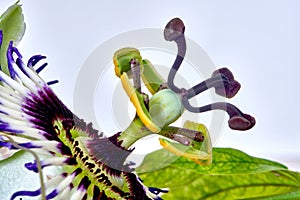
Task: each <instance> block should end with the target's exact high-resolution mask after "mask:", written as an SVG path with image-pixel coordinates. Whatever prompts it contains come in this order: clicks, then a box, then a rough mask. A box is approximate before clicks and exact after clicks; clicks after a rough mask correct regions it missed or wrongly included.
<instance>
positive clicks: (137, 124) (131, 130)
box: [118, 117, 152, 149]
mask: <svg viewBox="0 0 300 200" xmlns="http://www.w3.org/2000/svg"><path fill="white" fill-rule="evenodd" d="M150 134H152V132H151V131H149V130H148V129H147V128H146V127H145V126H144V124H143V122H142V121H141V120H140V118H138V117H135V118H134V119H133V121H132V122H131V124H130V125H129V126H128V128H127V129H126V130H125V131H123V132H122V133H121V134H120V136H119V137H118V140H119V141H122V147H123V148H125V149H128V148H129V147H130V146H132V145H133V144H134V143H135V142H136V141H137V140H139V139H141V138H143V137H145V136H147V135H150Z"/></svg>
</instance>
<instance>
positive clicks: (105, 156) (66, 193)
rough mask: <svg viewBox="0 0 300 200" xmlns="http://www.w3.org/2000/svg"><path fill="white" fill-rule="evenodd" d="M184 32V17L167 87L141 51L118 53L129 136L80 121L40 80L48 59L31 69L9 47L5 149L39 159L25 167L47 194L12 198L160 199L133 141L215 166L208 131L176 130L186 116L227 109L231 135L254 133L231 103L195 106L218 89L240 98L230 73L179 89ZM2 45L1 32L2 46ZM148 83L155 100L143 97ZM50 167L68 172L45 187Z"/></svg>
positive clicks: (1, 97)
mask: <svg viewBox="0 0 300 200" xmlns="http://www.w3.org/2000/svg"><path fill="white" fill-rule="evenodd" d="M184 29H185V27H184V25H183V22H182V21H181V20H180V19H178V18H175V19H173V20H171V21H170V22H169V23H168V24H167V26H166V28H165V32H164V34H165V39H166V40H168V41H175V42H176V43H177V45H178V55H177V57H176V60H175V62H174V64H173V66H172V68H171V70H170V74H169V77H168V81H164V79H163V78H162V77H161V76H160V75H159V73H158V72H157V71H156V70H155V68H154V67H153V65H152V64H151V63H150V61H148V60H144V59H142V57H141V55H140V53H139V51H138V50H137V49H134V48H124V49H121V50H119V51H117V52H116V53H115V55H114V58H113V61H114V65H115V73H116V75H117V76H118V77H119V78H120V80H121V82H122V85H123V87H124V89H125V91H126V93H127V94H128V96H129V98H130V100H131V101H132V103H133V104H134V106H135V108H136V112H137V115H136V117H135V118H134V119H133V121H132V123H131V124H130V125H129V127H128V128H127V129H126V130H123V131H122V132H118V133H116V134H114V135H112V136H110V137H105V136H104V134H103V133H101V132H99V131H98V130H95V129H94V128H93V126H92V124H91V123H86V122H85V121H84V120H83V119H80V118H79V117H78V116H77V115H76V114H74V113H73V112H72V111H71V110H69V109H68V108H67V107H66V106H65V105H64V104H63V102H62V101H61V100H60V99H59V98H58V97H57V96H56V95H55V93H54V92H53V90H52V89H51V87H50V85H52V84H54V83H57V81H56V80H55V81H50V82H45V81H44V80H43V79H42V78H41V77H40V76H39V75H38V73H39V72H40V71H41V70H43V69H44V68H45V67H46V66H47V63H43V64H41V62H42V61H43V60H44V59H45V56H42V55H35V56H33V57H31V58H30V59H29V60H28V62H27V63H26V64H25V63H24V61H23V58H22V55H21V53H20V52H19V51H18V49H17V48H16V47H15V46H14V44H13V42H10V43H9V46H8V49H7V52H6V59H7V66H8V73H4V72H3V71H2V70H0V81H1V85H0V146H3V147H7V148H9V149H24V150H26V151H29V152H31V153H33V155H35V160H34V161H33V162H29V163H26V164H25V167H26V168H27V169H28V170H31V171H34V172H36V173H39V174H40V179H41V188H39V189H36V190H28V191H17V192H15V193H14V194H12V196H11V199H16V198H19V197H21V196H34V197H35V196H40V197H41V198H42V199H53V198H58V199H131V200H146V199H161V197H160V196H161V195H162V194H163V193H166V192H168V189H159V188H155V187H149V186H145V185H144V184H143V183H142V180H140V179H139V177H138V176H137V174H136V173H135V172H134V169H133V168H132V166H131V163H130V162H127V160H126V159H127V157H128V156H129V155H130V153H131V152H132V151H133V148H131V146H132V144H133V143H134V142H136V141H137V140H139V139H140V138H142V137H144V136H146V135H149V134H154V133H155V134H159V135H162V136H164V137H167V138H169V139H172V140H174V141H176V142H177V143H176V144H174V143H170V142H169V141H168V140H164V139H161V140H160V143H161V144H162V146H163V147H165V148H166V149H168V150H169V151H171V152H173V153H175V154H177V155H179V156H184V157H186V158H189V159H191V160H193V161H195V162H196V163H198V164H209V163H210V162H211V144H210V139H209V134H208V130H207V129H206V128H205V126H204V125H199V124H197V123H192V122H187V123H185V125H184V127H183V128H178V127H173V126H170V124H171V123H172V122H174V121H175V120H176V119H178V118H179V117H180V116H181V114H182V113H183V112H184V110H187V111H191V112H204V111H208V110H212V109H221V110H225V111H226V112H227V113H228V114H229V116H230V119H229V121H228V122H229V126H230V127H231V128H233V129H237V130H247V129H250V128H251V127H253V126H254V125H255V120H254V118H253V117H251V116H250V115H248V114H244V113H242V112H241V111H240V110H239V109H237V108H236V107H235V106H233V105H231V104H227V103H224V102H220V103H215V104H210V105H207V106H204V107H199V108H195V107H193V106H191V105H190V104H189V102H188V100H189V99H190V98H192V97H194V96H196V95H197V94H199V93H201V92H203V91H204V90H206V89H209V88H211V87H214V88H215V91H216V93H217V94H219V95H222V96H226V97H228V98H231V97H233V96H234V95H235V94H236V93H237V92H238V90H239V87H240V84H239V83H238V82H237V81H236V80H235V79H234V77H233V75H232V73H231V72H230V71H229V70H228V69H227V68H222V69H219V70H217V71H215V72H213V74H212V77H211V78H209V79H208V80H206V81H204V82H201V83H199V84H197V85H196V86H194V87H192V88H190V89H185V88H181V89H179V88H178V87H176V86H175V85H174V83H173V79H174V77H175V75H176V72H177V70H178V69H179V66H180V65H181V62H182V60H183V59H184V55H185V51H186V44H185V38H184V34H183V33H184ZM2 38H3V32H2V31H0V45H1V44H2ZM38 66H40V67H38ZM141 68H142V70H141ZM8 74H9V75H8ZM130 79H133V84H131V80H130ZM141 79H142V80H143V81H144V83H145V85H146V86H147V88H148V90H149V91H150V93H151V94H152V96H151V97H149V96H148V95H147V94H145V93H143V92H142V91H141ZM183 147H186V148H183ZM41 154H43V155H46V156H44V157H43V159H41V158H40V157H39V156H38V155H41ZM49 166H60V167H61V173H59V174H57V175H55V176H54V177H52V178H51V179H50V180H45V181H44V180H43V176H42V175H41V174H42V172H43V168H46V167H49Z"/></svg>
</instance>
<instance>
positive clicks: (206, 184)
mask: <svg viewBox="0 0 300 200" xmlns="http://www.w3.org/2000/svg"><path fill="white" fill-rule="evenodd" d="M176 157H177V156H174V155H172V154H170V153H169V152H167V151H166V150H158V151H156V152H154V153H151V154H149V155H147V156H146V157H145V160H144V162H143V163H142V165H141V166H140V167H139V168H137V172H138V174H139V176H140V178H141V179H142V180H143V181H144V183H145V184H146V185H148V186H153V187H158V188H169V190H170V191H169V192H168V193H166V194H164V195H163V196H162V197H163V198H164V199H189V200H190V199H191V200H192V199H247V198H259V199H262V198H263V199H264V198H268V199H279V198H277V196H278V195H280V196H281V197H285V198H286V199H293V198H294V199H297V198H298V199H300V195H299V191H300V173H296V172H291V171H288V170H287V168H286V167H285V166H283V165H281V164H279V163H276V162H273V161H268V160H265V159H260V158H255V157H251V156H249V155H247V154H245V153H243V152H241V151H238V150H234V149H226V148H224V149H221V148H214V149H213V162H212V164H211V165H209V166H201V165H197V164H195V163H194V162H192V161H189V160H188V159H185V158H182V157H177V158H176ZM161 160H163V161H164V162H163V163H161ZM154 165H156V167H154V168H153V166H154ZM154 169H155V170H156V171H153V170H154Z"/></svg>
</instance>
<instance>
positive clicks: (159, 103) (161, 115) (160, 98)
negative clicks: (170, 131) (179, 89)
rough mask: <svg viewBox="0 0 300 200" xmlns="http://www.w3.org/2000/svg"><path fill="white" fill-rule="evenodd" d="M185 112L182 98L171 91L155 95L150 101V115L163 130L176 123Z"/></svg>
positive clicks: (166, 90) (165, 90)
mask: <svg viewBox="0 0 300 200" xmlns="http://www.w3.org/2000/svg"><path fill="white" fill-rule="evenodd" d="M182 112H183V106H182V103H181V99H180V96H179V95H177V94H176V93H174V92H173V91H172V90H170V89H164V90H161V91H159V92H157V93H156V94H154V95H153V96H152V97H151V99H150V101H149V113H150V116H151V118H152V120H153V122H154V123H155V124H156V125H157V126H159V127H160V128H163V127H164V126H166V125H169V124H171V123H172V122H174V121H176V120H177V119H178V118H179V117H180V116H181V114H182Z"/></svg>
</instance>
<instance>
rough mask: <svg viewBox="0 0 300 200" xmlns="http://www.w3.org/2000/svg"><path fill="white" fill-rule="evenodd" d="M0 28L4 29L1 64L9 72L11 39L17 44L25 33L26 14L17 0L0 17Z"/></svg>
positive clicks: (0, 56) (0, 55)
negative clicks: (8, 51) (8, 54)
mask: <svg viewBox="0 0 300 200" xmlns="http://www.w3.org/2000/svg"><path fill="white" fill-rule="evenodd" d="M0 30H2V34H3V40H2V45H1V47H0V66H1V70H2V71H3V72H4V73H6V74H7V75H10V74H9V70H8V66H7V58H6V51H7V48H8V45H9V42H10V41H13V42H14V46H16V45H17V44H18V43H19V42H20V40H21V39H22V37H23V35H24V33H25V23H24V16H23V14H22V8H21V6H20V5H19V1H17V2H16V3H15V4H14V5H12V6H10V7H9V8H8V9H7V10H6V11H5V12H4V13H3V14H2V15H1V17H0Z"/></svg>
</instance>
